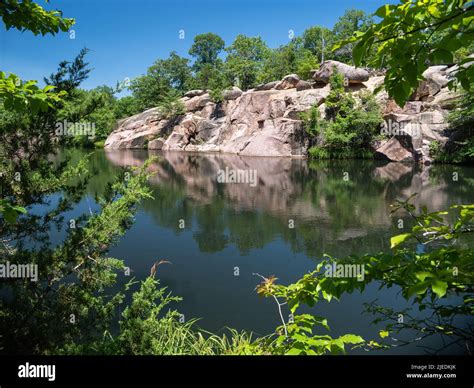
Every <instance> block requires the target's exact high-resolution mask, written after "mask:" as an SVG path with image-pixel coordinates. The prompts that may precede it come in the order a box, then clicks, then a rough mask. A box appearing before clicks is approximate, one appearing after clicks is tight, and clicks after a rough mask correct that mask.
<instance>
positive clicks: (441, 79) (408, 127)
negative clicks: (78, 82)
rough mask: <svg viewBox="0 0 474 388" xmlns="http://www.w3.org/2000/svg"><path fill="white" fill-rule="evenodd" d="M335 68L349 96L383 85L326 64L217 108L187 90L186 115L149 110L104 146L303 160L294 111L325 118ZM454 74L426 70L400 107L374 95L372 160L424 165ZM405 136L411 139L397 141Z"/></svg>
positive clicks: (438, 133)
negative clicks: (376, 116)
mask: <svg viewBox="0 0 474 388" xmlns="http://www.w3.org/2000/svg"><path fill="white" fill-rule="evenodd" d="M334 68H336V69H337V70H338V71H339V72H342V73H343V75H344V76H345V77H347V79H348V81H349V82H348V86H347V91H348V92H350V93H352V94H353V95H354V97H355V98H356V99H357V97H358V95H359V93H360V92H361V90H368V91H370V92H374V91H375V89H376V88H377V87H378V86H380V85H381V84H383V78H384V77H383V76H370V75H369V72H367V71H366V70H363V69H357V68H354V67H352V66H348V65H345V64H342V63H335V61H327V62H325V63H324V64H323V65H321V68H320V69H319V70H318V71H315V72H314V76H313V80H312V81H310V82H308V81H304V80H300V79H299V78H298V76H297V75H296V74H290V75H287V76H286V77H284V78H283V79H282V80H281V81H274V82H270V83H266V84H262V85H259V86H257V87H256V88H255V89H251V90H247V91H242V90H240V89H239V88H237V87H233V88H231V89H229V90H226V91H224V92H223V101H222V102H220V103H215V102H213V101H212V98H211V96H210V95H209V93H208V92H206V91H205V90H192V91H189V92H187V93H186V94H185V96H184V97H183V98H182V99H181V102H182V103H183V105H184V107H185V114H183V115H179V116H173V117H165V116H164V115H163V114H162V113H161V112H160V111H159V109H158V108H154V109H149V110H147V111H145V112H142V113H140V114H137V115H135V116H132V117H129V118H127V119H123V120H120V121H119V122H118V123H117V128H116V129H115V130H114V131H113V132H112V133H111V134H110V135H109V137H108V138H107V141H106V143H105V148H108V149H123V148H126V149H146V148H149V149H162V150H164V151H191V152H219V153H229V154H238V155H246V156H283V157H297V158H298V157H305V156H306V154H307V151H308V147H309V138H308V135H307V133H306V131H305V130H304V128H303V122H302V120H301V115H300V114H301V112H305V111H307V110H309V109H310V108H311V107H312V106H317V107H319V108H320V111H321V113H322V114H323V117H324V102H325V99H326V98H327V96H328V94H329V92H330V86H329V85H328V84H327V82H328V80H329V77H330V74H331V73H332V71H333V70H334ZM454 73H455V69H454V70H453V69H452V68H449V67H447V66H432V67H430V68H429V69H427V70H426V72H425V73H424V77H425V81H423V82H422V83H421V84H420V87H419V88H418V89H417V91H416V92H415V93H414V94H413V96H412V98H411V101H409V102H408V103H407V104H406V105H405V106H404V107H403V108H401V107H399V106H398V105H397V104H396V103H395V102H394V101H393V100H391V99H389V97H388V95H387V93H386V92H384V91H382V92H379V93H378V94H377V95H376V101H377V102H378V104H379V105H380V108H381V111H382V112H383V116H384V122H385V124H384V127H383V128H381V132H382V133H385V135H386V140H384V141H382V142H379V143H378V144H374V150H375V151H376V154H377V155H378V156H379V157H381V158H382V159H386V160H388V161H394V162H400V161H402V162H414V161H417V160H420V161H423V162H424V163H429V162H430V157H429V145H430V143H431V142H433V141H438V142H441V143H444V142H446V141H447V140H448V137H447V134H446V128H447V123H446V118H447V115H448V112H449V110H450V109H452V107H453V101H454V99H455V98H456V95H455V94H454V93H453V92H451V91H449V89H448V87H447V85H448V82H449V80H450V78H451V77H452V76H453V74H454ZM406 137H409V138H410V141H408V142H407V141H403V138H406ZM407 144H410V146H409V147H408V148H407Z"/></svg>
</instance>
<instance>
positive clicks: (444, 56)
mask: <svg viewBox="0 0 474 388" xmlns="http://www.w3.org/2000/svg"><path fill="white" fill-rule="evenodd" d="M431 56H432V58H433V61H434V62H435V64H445V63H452V62H453V53H452V52H451V51H448V50H446V49H442V48H440V49H436V50H434V51H433V52H432V53H431Z"/></svg>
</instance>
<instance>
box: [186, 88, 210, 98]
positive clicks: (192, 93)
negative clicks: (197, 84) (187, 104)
mask: <svg viewBox="0 0 474 388" xmlns="http://www.w3.org/2000/svg"><path fill="white" fill-rule="evenodd" d="M205 93H206V91H205V90H202V89H194V90H190V91H188V92H186V93H184V97H189V98H193V97H198V96H202V95H203V94H205Z"/></svg>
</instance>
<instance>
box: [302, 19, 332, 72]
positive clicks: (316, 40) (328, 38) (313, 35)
mask: <svg viewBox="0 0 474 388" xmlns="http://www.w3.org/2000/svg"><path fill="white" fill-rule="evenodd" d="M302 39H303V47H304V48H306V49H308V50H310V51H311V53H312V54H313V55H314V56H315V57H316V58H317V61H318V62H319V63H321V62H322V61H323V60H328V59H332V53H331V47H332V45H333V44H334V34H333V32H332V31H331V30H329V29H328V28H326V27H321V26H313V27H310V28H308V29H306V30H305V31H304V32H303V36H302Z"/></svg>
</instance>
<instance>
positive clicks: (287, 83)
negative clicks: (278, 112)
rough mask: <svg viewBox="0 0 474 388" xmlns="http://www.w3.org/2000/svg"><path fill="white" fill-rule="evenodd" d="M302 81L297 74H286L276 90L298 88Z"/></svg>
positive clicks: (276, 86)
mask: <svg viewBox="0 0 474 388" xmlns="http://www.w3.org/2000/svg"><path fill="white" fill-rule="evenodd" d="M299 82H300V78H299V77H298V76H297V75H296V74H289V75H287V76H285V77H284V78H283V79H282V80H281V81H280V82H278V83H277V84H276V85H275V89H276V90H286V89H293V88H296V85H298V83H299Z"/></svg>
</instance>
